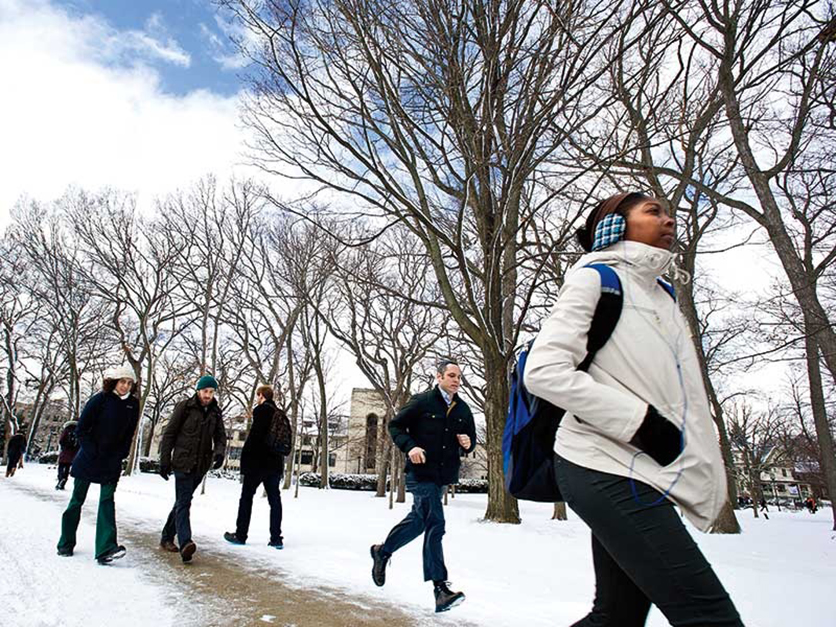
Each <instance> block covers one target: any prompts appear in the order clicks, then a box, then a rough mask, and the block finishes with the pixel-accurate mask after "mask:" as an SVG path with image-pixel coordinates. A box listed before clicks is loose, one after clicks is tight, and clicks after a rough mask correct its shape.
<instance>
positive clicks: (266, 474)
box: [224, 385, 290, 549]
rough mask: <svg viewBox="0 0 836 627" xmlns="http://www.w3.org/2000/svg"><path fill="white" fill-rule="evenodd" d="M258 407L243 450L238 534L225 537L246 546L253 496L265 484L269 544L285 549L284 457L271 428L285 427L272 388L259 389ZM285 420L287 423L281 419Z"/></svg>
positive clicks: (236, 525)
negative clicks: (281, 486)
mask: <svg viewBox="0 0 836 627" xmlns="http://www.w3.org/2000/svg"><path fill="white" fill-rule="evenodd" d="M256 402H257V403H258V405H257V406H256V408H255V410H253V422H252V427H251V428H250V432H249V434H247V439H246V441H245V442H244V447H243V449H242V450H241V474H242V475H243V477H244V482H243V484H242V486H241V500H240V501H239V503H238V518H237V520H236V521H235V532H234V533H230V532H226V533H225V534H224V538H225V539H226V540H227V542H231V543H232V544H245V543H246V542H247V537H248V535H249V529H250V518H251V516H252V511H253V496H255V493H256V490H258V486H260V485H262V484H263V485H264V490H265V492H267V501H268V502H269V503H270V542H268V544H269V546H272V547H273V548H276V549H283V548H284V539H283V538H282V497H281V493H280V492H279V484H280V483H281V479H282V471H283V469H284V457H283V456H282V455H281V454H279V453H277V452H276V451H274V450H271V447H270V437H271V427H272V426H273V424H274V420H278V421H279V423H280V426H282V424H281V423H285V424H286V420H287V419H286V417H284V415H283V414H284V412H282V410H281V409H279V408H278V407H276V403H275V402H274V401H273V388H271V387H270V386H269V385H262V386H260V387H259V388H258V389H257V390H256ZM283 418H284V420H282V419H283ZM286 435H287V439H288V442H289V440H290V428H289V426H287V434H286Z"/></svg>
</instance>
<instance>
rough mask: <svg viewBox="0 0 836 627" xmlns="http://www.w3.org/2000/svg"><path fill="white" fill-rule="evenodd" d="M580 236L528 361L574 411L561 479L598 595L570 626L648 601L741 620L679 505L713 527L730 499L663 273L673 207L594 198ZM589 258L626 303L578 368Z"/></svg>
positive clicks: (695, 618) (636, 616) (529, 380)
mask: <svg viewBox="0 0 836 627" xmlns="http://www.w3.org/2000/svg"><path fill="white" fill-rule="evenodd" d="M578 239H579V241H580V243H581V246H582V247H583V248H584V250H586V251H587V252H588V253H589V254H586V255H584V256H583V257H581V259H580V260H579V261H578V263H577V264H576V265H575V266H574V268H573V269H572V270H571V271H570V272H569V273H568V274H567V275H566V279H565V281H564V283H563V287H562V288H561V290H560V293H559V295H558V298H557V301H556V303H555V306H554V308H553V310H552V312H551V314H550V315H549V317H548V319H547V320H546V321H545V322H544V323H543V326H542V329H541V331H540V334H539V335H538V336H537V338H536V340H535V341H534V345H533V348H532V349H531V352H530V354H529V356H528V362H527V366H526V370H525V385H526V387H527V388H528V390H529V392H531V393H532V394H534V395H536V396H538V397H539V398H542V399H545V400H547V401H549V402H550V403H552V404H553V405H555V406H557V407H561V408H563V409H565V410H566V414H565V415H564V416H563V419H562V421H561V423H560V427H559V429H558V430H557V442H556V445H555V453H556V458H555V471H556V479H557V483H558V486H559V487H560V491H561V493H562V495H563V497H564V498H565V500H566V502H567V503H568V504H569V505H570V506H571V508H572V509H573V510H574V511H575V513H577V514H578V516H580V518H581V519H583V521H584V522H585V523H586V524H587V525H589V527H590V529H591V530H592V561H593V565H594V569H595V599H594V602H593V606H592V610H591V612H590V613H589V614H588V615H587V616H586V617H585V618H583V619H581V620H580V621H578V622H577V623H575V625H574V627H592V626H595V627H607V626H610V627H615V626H618V627H641V626H642V625H644V624H645V621H646V619H647V615H648V612H649V610H650V606H651V604H654V605H656V606H657V607H658V608H659V609H660V610H661V611H662V613H663V614H664V615H665V617H666V618H667V619H668V621H669V622H670V623H671V625H674V626H675V627H680V626H684V625H700V627H708V626H714V627H716V626H721V625H722V626H724V627H739V626H741V625H742V623H741V621H740V617H739V615H738V613H737V610H736V609H735V607H734V605H733V604H732V602H731V600H730V599H729V595H728V593H727V592H726V590H725V589H724V588H723V586H722V584H721V583H720V581H719V579H718V578H717V576H716V575H715V574H714V571H713V570H712V568H711V565H710V564H709V563H708V561H707V560H706V559H705V557H703V554H702V553H701V551H700V549H699V547H698V546H697V545H696V544H695V543H694V541H693V539H692V538H691V536H690V535H689V533H688V531H687V530H686V529H685V526H684V525H683V523H682V520H681V519H680V517H679V516H677V514H676V511H675V509H674V504H676V505H678V506H679V507H680V508H681V509H682V511H683V512H684V514H685V516H687V517H688V519H689V520H690V521H691V522H692V523H693V524H694V525H695V526H696V527H697V528H699V529H700V530H701V531H707V530H709V529H710V528H711V526H712V524H713V523H714V521H715V520H716V518H717V515H718V514H719V513H720V509H721V508H722V506H723V504H724V503H725V502H726V498H727V497H726V476H725V471H724V467H723V459H722V457H721V455H720V449H719V446H718V443H717V436H716V433H715V430H714V424H713V421H712V418H711V412H710V409H709V404H708V398H707V395H706V392H705V389H704V387H703V384H702V377H701V374H700V368H699V362H698V361H697V356H696V352H695V349H694V345H693V342H692V339H691V333H690V331H689V328H688V325H687V323H686V321H685V319H684V317H683V316H682V314H681V313H680V311H679V308H678V307H677V305H676V302H675V301H674V299H673V298H672V297H671V296H672V295H671V293H670V292H669V290H668V287H669V286H667V285H666V284H664V283H662V284H660V283H659V275H660V274H663V273H664V272H666V270H667V269H668V268H669V267H670V264H671V261H672V254H671V252H670V249H671V246H672V245H673V243H674V241H675V239H674V219H673V217H671V215H670V214H669V213H668V211H667V210H666V209H665V207H664V206H663V204H662V203H661V202H660V201H658V200H657V199H655V198H652V197H649V196H645V195H644V194H639V193H631V194H619V195H616V196H612V197H610V198H607V199H606V200H604V201H602V202H600V203H599V204H598V206H597V207H596V208H595V209H594V210H593V211H592V213H591V214H590V216H589V218H588V219H587V222H586V225H585V227H582V229H581V230H580V231H579V233H578ZM589 264H603V265H607V266H610V267H611V268H612V269H613V270H614V271H615V272H616V274H617V275H618V277H619V279H620V283H621V287H622V294H623V306H622V309H621V312H620V317H619V318H618V322H617V325H616V326H615V329H614V331H613V333H612V335H611V337H610V338H609V340H608V341H607V343H606V344H605V345H604V346H603V348H601V349H600V350H599V351H598V352H597V353H596V354H595V358H594V360H593V361H592V363H591V365H590V366H589V369H588V371H584V370H582V369H578V366H579V365H580V364H581V363H582V362H584V359H585V358H586V354H587V340H588V336H589V330H590V327H591V322H592V317H593V314H594V312H595V310H596V306H597V304H598V301H599V299H600V297H601V291H602V286H601V279H600V274H599V273H598V272H597V271H596V270H595V269H594V268H587V267H586V266H587V265H589Z"/></svg>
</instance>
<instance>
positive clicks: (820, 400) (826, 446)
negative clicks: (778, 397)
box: [805, 335, 836, 531]
mask: <svg viewBox="0 0 836 627" xmlns="http://www.w3.org/2000/svg"><path fill="white" fill-rule="evenodd" d="M805 348H806V354H807V376H808V378H809V381H810V404H811V406H812V410H813V422H814V423H815V425H816V439H817V440H818V444H819V454H820V458H819V464H821V470H822V473H823V475H824V480H825V483H826V485H827V491H828V493H829V495H830V507H831V510H832V512H833V530H834V531H836V455H834V447H833V434H832V433H831V431H830V424H829V423H828V420H827V410H826V406H825V402H824V392H823V388H822V378H821V365H820V363H819V351H818V346H817V344H816V339H815V338H814V337H811V336H809V335H808V336H807V339H806V342H805Z"/></svg>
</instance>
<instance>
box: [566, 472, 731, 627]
mask: <svg viewBox="0 0 836 627" xmlns="http://www.w3.org/2000/svg"><path fill="white" fill-rule="evenodd" d="M686 472H687V471H686ZM555 474H556V475H557V483H558V486H559V487H560V492H561V493H562V494H563V497H564V498H565V499H566V502H567V503H568V504H569V506H570V507H571V508H572V509H573V510H574V512H575V513H576V514H577V515H578V516H580V518H581V519H582V520H583V521H584V522H585V523H586V524H587V525H589V528H590V529H591V530H592V560H593V564H594V566H595V600H594V602H593V605H592V611H591V612H590V613H589V614H588V615H587V616H586V617H585V618H583V619H581V620H580V621H578V622H577V623H575V624H574V625H573V627H616V626H617V627H642V626H643V625H644V624H645V621H646V619H647V614H648V612H649V611H650V604H651V603H652V604H654V605H656V607H658V608H659V610H661V612H662V613H663V614H664V615H665V617H666V618H667V619H668V621H670V624H671V625H673V626H674V627H685V626H686V625H688V626H692V627H709V626H712V627H742V626H743V623H742V622H741V620H740V616H739V615H738V613H737V610H736V609H735V607H734V604H733V603H732V602H731V599H730V598H729V595H728V593H727V592H726V590H725V589H724V588H723V585H722V584H721V583H720V580H719V579H718V578H717V575H715V574H714V571H713V570H712V568H711V564H709V563H708V561H707V560H706V559H705V557H704V556H703V554H702V552H701V551H700V549H699V547H698V546H697V545H696V543H695V542H694V540H693V539H692V538H691V536H690V534H689V533H688V531H687V529H685V525H683V524H682V520H681V519H680V517H679V515H678V514H677V513H676V511H675V510H674V508H673V504H672V503H671V502H670V501H668V500H667V499H661V502H660V503H656V504H655V505H648V504H651V503H655V502H656V501H657V500H658V499H659V498H660V497H661V496H662V495H661V494H660V493H659V492H658V491H657V490H656V489H655V488H652V487H651V486H649V485H647V484H645V483H641V482H639V481H634V484H635V488H636V492H637V495H638V498H636V497H634V495H633V491H632V489H631V487H630V480H629V479H626V478H624V477H619V476H617V475H611V474H607V473H604V472H599V471H597V470H591V469H589V468H584V467H582V466H578V465H576V464H573V463H571V462H569V461H566V460H565V459H562V458H561V457H558V456H555Z"/></svg>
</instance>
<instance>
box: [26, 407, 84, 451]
mask: <svg viewBox="0 0 836 627" xmlns="http://www.w3.org/2000/svg"><path fill="white" fill-rule="evenodd" d="M33 410H34V406H33V404H32V403H15V414H16V415H17V417H18V420H19V421H20V422H21V423H23V424H25V425H26V427H25V428H26V435H27V437H29V434H30V433H31V432H32V425H33V422H34V416H33V415H32V412H33ZM69 419H70V412H69V409H68V408H67V404H66V403H65V402H63V401H50V402H49V403H47V405H46V407H45V408H44V410H43V412H42V413H41V418H40V421H39V422H38V429H37V431H36V432H35V436H34V439H33V440H32V441H31V442H30V446H29V450H30V453H31V454H33V455H38V454H39V453H46V452H47V451H57V450H58V439H59V438H60V437H61V430H62V429H63V428H64V423H65V422H67V421H68V420H69Z"/></svg>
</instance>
